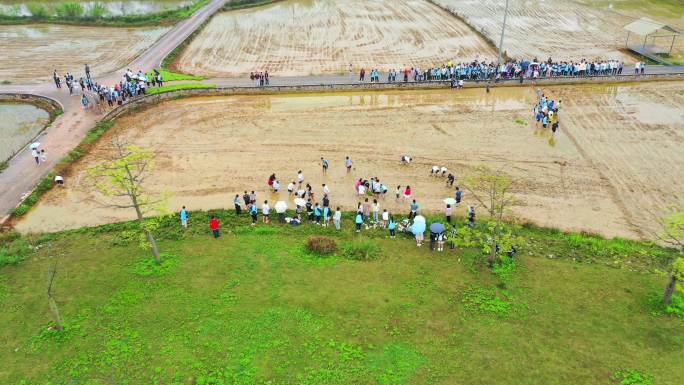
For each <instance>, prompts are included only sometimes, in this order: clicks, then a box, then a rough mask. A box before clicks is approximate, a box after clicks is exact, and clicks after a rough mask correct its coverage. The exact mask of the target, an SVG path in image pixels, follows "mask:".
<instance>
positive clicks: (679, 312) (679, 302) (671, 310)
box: [665, 294, 684, 318]
mask: <svg viewBox="0 0 684 385" xmlns="http://www.w3.org/2000/svg"><path fill="white" fill-rule="evenodd" d="M665 313H667V314H671V315H674V316H677V317H680V318H684V295H679V294H673V295H672V301H671V302H670V304H669V305H667V306H665Z"/></svg>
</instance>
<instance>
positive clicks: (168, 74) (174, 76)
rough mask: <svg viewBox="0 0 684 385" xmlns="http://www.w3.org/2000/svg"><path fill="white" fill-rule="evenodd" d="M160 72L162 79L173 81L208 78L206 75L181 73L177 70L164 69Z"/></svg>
mask: <svg viewBox="0 0 684 385" xmlns="http://www.w3.org/2000/svg"><path fill="white" fill-rule="evenodd" d="M159 72H160V73H161V76H162V81H164V82H173V81H178V80H204V79H206V77H204V76H195V75H189V74H181V73H177V72H172V71H168V70H165V69H162V70H160V71H159Z"/></svg>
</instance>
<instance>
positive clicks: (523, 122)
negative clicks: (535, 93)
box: [515, 118, 527, 126]
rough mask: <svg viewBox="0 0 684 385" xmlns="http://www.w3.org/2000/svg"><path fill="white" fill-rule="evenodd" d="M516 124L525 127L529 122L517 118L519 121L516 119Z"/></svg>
mask: <svg viewBox="0 0 684 385" xmlns="http://www.w3.org/2000/svg"><path fill="white" fill-rule="evenodd" d="M515 124H519V125H521V126H524V125H526V124H527V120H525V119H522V118H517V119H515Z"/></svg>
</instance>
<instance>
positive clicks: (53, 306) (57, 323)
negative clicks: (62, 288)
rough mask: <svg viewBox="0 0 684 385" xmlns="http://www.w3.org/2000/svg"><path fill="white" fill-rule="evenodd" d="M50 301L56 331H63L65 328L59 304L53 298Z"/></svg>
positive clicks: (49, 298) (50, 297)
mask: <svg viewBox="0 0 684 385" xmlns="http://www.w3.org/2000/svg"><path fill="white" fill-rule="evenodd" d="M48 301H49V302H50V312H52V318H54V319H55V329H56V330H63V329H64V326H62V319H61V318H60V317H59V309H58V308H57V302H55V299H54V298H52V296H49V297H48Z"/></svg>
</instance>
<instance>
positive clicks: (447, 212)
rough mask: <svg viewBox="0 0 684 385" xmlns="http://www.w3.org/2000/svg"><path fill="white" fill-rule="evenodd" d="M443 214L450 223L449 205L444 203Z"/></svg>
mask: <svg viewBox="0 0 684 385" xmlns="http://www.w3.org/2000/svg"><path fill="white" fill-rule="evenodd" d="M444 216H445V217H446V221H447V223H448V224H451V205H446V209H444Z"/></svg>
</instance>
